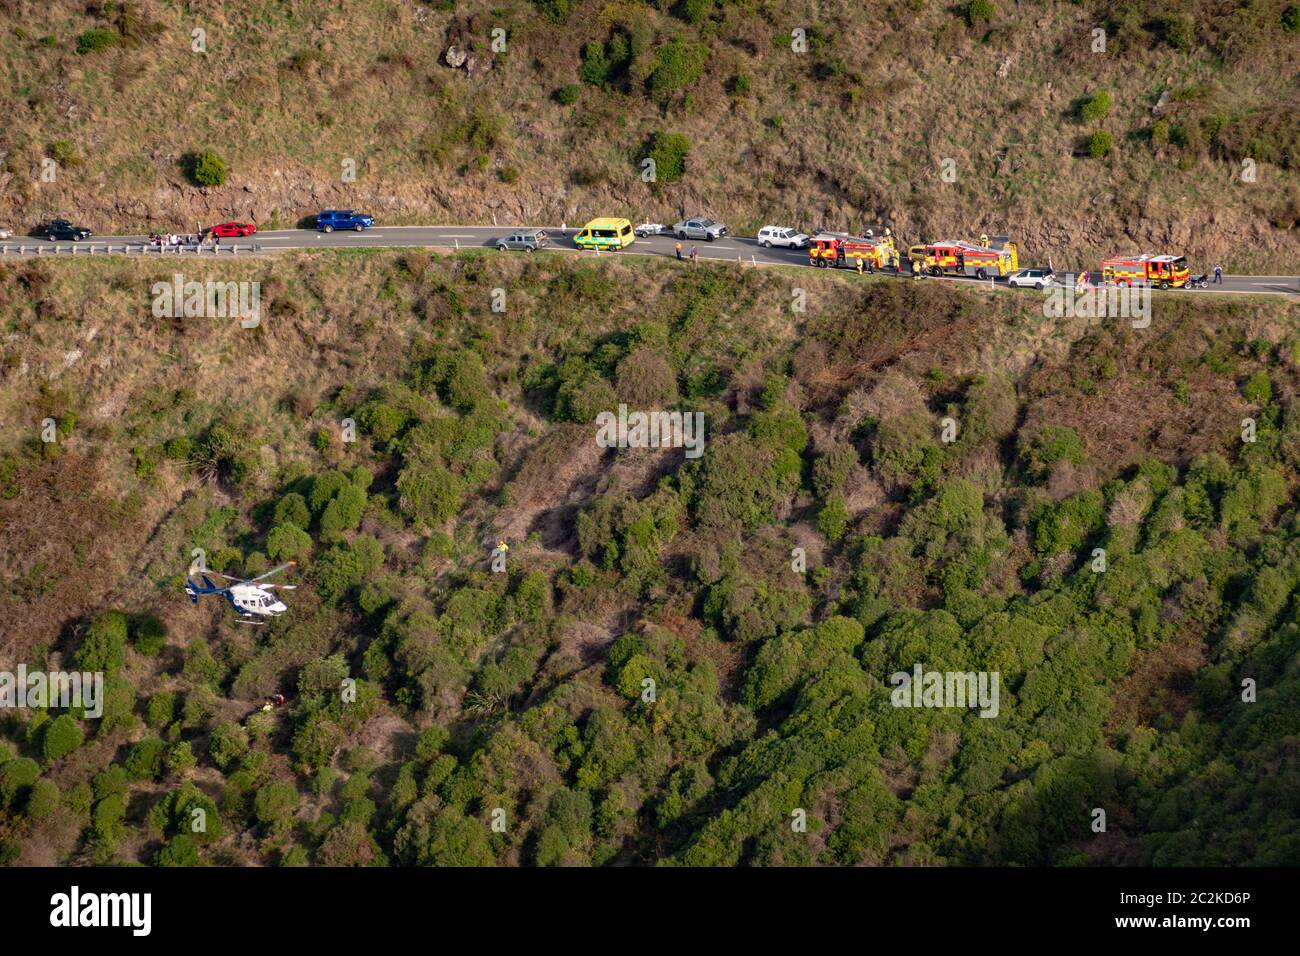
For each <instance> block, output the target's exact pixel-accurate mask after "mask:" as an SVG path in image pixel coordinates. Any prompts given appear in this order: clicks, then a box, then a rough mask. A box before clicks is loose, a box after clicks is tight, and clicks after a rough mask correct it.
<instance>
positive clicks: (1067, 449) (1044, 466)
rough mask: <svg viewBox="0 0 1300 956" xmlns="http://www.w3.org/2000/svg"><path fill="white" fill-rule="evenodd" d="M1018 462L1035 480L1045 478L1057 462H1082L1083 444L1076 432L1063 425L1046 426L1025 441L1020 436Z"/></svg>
mask: <svg viewBox="0 0 1300 956" xmlns="http://www.w3.org/2000/svg"><path fill="white" fill-rule="evenodd" d="M1020 460H1021V461H1022V462H1023V463H1024V465H1025V468H1026V469H1027V470H1028V471H1029V472H1030V474H1031V475H1033V476H1034V477H1036V478H1039V479H1043V478H1046V477H1047V475H1048V473H1049V472H1050V471H1051V470H1052V466H1053V465H1055V464H1056V463H1057V462H1058V461H1062V460H1064V461H1069V462H1072V463H1074V464H1076V465H1077V464H1079V463H1080V462H1082V461H1083V442H1082V440H1080V438H1079V434H1078V432H1076V431H1075V430H1074V429H1073V428H1069V427H1066V426H1063V425H1046V426H1044V427H1043V428H1041V429H1039V430H1038V432H1037V433H1035V434H1034V435H1033V436H1032V437H1030V438H1028V439H1027V440H1026V439H1025V437H1024V436H1023V434H1022V436H1021V441H1020Z"/></svg>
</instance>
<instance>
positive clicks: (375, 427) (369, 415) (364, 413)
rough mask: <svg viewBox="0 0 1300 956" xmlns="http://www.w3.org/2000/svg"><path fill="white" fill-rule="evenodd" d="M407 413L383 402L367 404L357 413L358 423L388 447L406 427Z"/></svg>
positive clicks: (367, 432)
mask: <svg viewBox="0 0 1300 956" xmlns="http://www.w3.org/2000/svg"><path fill="white" fill-rule="evenodd" d="M406 422H407V416H406V413H405V412H403V411H401V410H400V409H396V408H394V407H393V406H391V405H385V404H384V403H383V402H367V403H366V404H365V405H363V406H361V409H360V410H359V411H358V412H357V423H358V424H359V425H360V426H361V427H362V428H363V429H365V431H366V434H368V435H369V436H370V437H371V438H373V439H374V440H375V441H376V442H378V443H379V444H380V445H387V444H388V443H389V442H390V441H392V440H393V439H394V438H396V437H397V435H398V433H399V432H400V431H401V430H402V429H403V428H405V427H406Z"/></svg>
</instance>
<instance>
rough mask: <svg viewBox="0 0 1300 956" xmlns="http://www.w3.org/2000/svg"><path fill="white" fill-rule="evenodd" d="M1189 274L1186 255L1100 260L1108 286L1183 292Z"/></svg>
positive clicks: (1143, 255)
mask: <svg viewBox="0 0 1300 956" xmlns="http://www.w3.org/2000/svg"><path fill="white" fill-rule="evenodd" d="M1189 275H1190V271H1189V270H1188V268H1187V259H1186V257H1185V256H1156V255H1152V254H1151V253H1149V252H1144V253H1142V254H1141V255H1140V256H1111V257H1110V258H1109V259H1103V260H1101V281H1102V282H1104V283H1106V284H1107V285H1127V286H1134V285H1139V286H1150V285H1154V286H1159V287H1160V288H1162V289H1181V288H1182V287H1183V286H1185V285H1187V277H1188V276H1189Z"/></svg>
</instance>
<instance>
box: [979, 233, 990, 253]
mask: <svg viewBox="0 0 1300 956" xmlns="http://www.w3.org/2000/svg"><path fill="white" fill-rule="evenodd" d="M988 244H989V234H988V233H987V232H981V233H980V245H981V246H984V247H985V248H986V249H987V248H988Z"/></svg>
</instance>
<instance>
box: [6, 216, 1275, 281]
mask: <svg viewBox="0 0 1300 956" xmlns="http://www.w3.org/2000/svg"><path fill="white" fill-rule="evenodd" d="M514 228H516V227H512V226H375V227H373V228H371V229H368V230H366V231H365V232H359V233H358V232H332V233H328V234H326V233H323V232H317V231H316V230H314V229H283V230H276V231H270V232H259V233H257V235H256V236H255V237H252V238H251V239H238V240H236V239H226V240H223V242H222V246H223V248H228V247H229V246H230V245H231V244H232V243H237V244H239V245H240V246H247V245H248V244H249V243H250V242H252V241H256V242H257V244H258V245H259V246H261V248H262V249H263V250H268V251H270V250H277V249H338V248H384V247H401V246H414V247H439V248H444V247H445V248H452V249H455V248H461V249H465V248H474V247H482V248H492V244H493V241H494V240H495V239H497V238H499V237H500V236H503V235H507V234H508V233H509V232H510V231H511V230H512V229H514ZM518 228H524V227H518ZM540 228H544V229H546V230H547V231H548V232H549V233H550V234H551V237H552V243H551V246H550V249H552V250H555V251H558V252H567V253H569V254H573V255H582V256H591V257H595V255H596V254H595V253H594V252H588V251H586V250H581V249H575V248H574V246H573V242H572V238H571V237H572V235H573V233H574V232H575V231H576V230H575V229H574V227H572V226H571V227H570V228H569V231H568V237H565V236H562V235H561V233H560V228H559V227H558V226H543V227H540ZM146 241H147V239H146V237H144V236H96V237H94V238H93V239H89V240H85V241H83V242H81V243H78V246H79V247H81V248H85V247H86V246H92V245H93V246H99V247H102V246H104V245H105V244H109V245H121V244H122V243H144V242H146ZM674 242H675V240H674V239H673V238H672V237H671V236H651V237H648V238H644V239H637V241H636V243H635V244H634V245H632V246H630V247H629V248H627V249H624V250H623V251H621V252H617V253H602V255H606V256H607V255H620V256H629V255H649V256H672V255H673V243H674ZM0 245H4V246H8V247H9V248H10V250H11V251H14V252H16V251H17V248H18V246H19V245H24V246H26V248H27V249H28V250H31V249H33V248H34V247H35V246H41V247H43V249H45V250H49V248H50V247H51V246H58V247H59V248H60V249H61V250H62V251H63V252H64V253H66V252H67V250H68V249H69V247H70V246H71V243H68V242H55V243H49V242H46V241H45V240H44V239H25V240H20V239H10V240H8V241H6V242H4V243H0ZM692 246H695V247H696V248H697V249H698V250H699V257H700V259H703V260H723V261H731V262H735V261H736V260H737V259H739V260H741V261H742V262H746V263H758V264H766V265H773V264H782V265H797V266H803V267H805V268H808V253H807V252H806V251H804V250H802V249H764V248H763V247H762V246H760V245H759V244H758V242H757V241H756V240H754V239H747V238H740V237H735V236H727V237H726V238H724V239H719V240H717V241H716V242H704V241H702V240H701V241H695V242H693V241H690V240H686V241H683V242H682V251H683V255H689V253H690V250H691V247H692ZM502 254H503V255H525V254H526V253H522V252H509V253H502ZM1023 265H1025V266H1026V268H1028V267H1029V266H1028V264H1023ZM1062 273H1064V270H1060V271H1059V272H1058V274H1062ZM950 279H952V281H966V282H977V281H979V280H976V279H965V280H963V279H955V278H954V277H950ZM1210 290H1211V291H1213V292H1225V293H1236V294H1249V295H1276V294H1283V295H1290V296H1294V297H1296V298H1300V277H1297V276H1248V275H1231V276H1230V275H1225V276H1224V277H1223V284H1222V285H1211V286H1210ZM1157 291H1158V290H1157ZM1176 291H1177V292H1178V293H1179V294H1181V292H1182V290H1176ZM1195 291H1199V290H1195Z"/></svg>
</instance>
